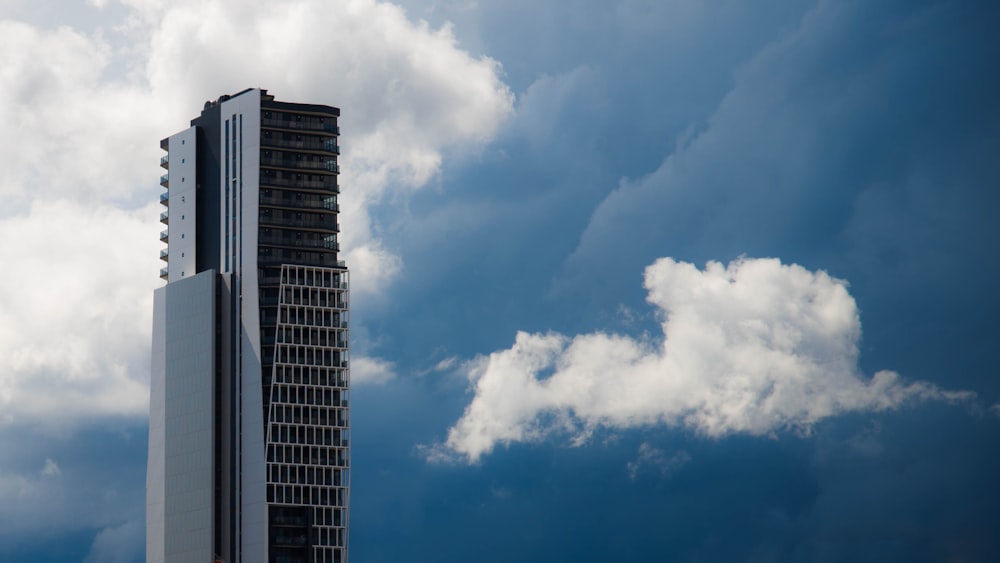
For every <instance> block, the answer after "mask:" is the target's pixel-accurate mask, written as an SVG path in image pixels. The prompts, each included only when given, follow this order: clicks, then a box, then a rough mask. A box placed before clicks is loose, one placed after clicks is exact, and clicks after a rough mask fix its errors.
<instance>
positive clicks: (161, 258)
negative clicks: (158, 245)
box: [160, 248, 168, 262]
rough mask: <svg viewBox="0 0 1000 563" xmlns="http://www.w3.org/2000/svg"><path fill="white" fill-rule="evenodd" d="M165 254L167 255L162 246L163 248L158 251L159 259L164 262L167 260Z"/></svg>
mask: <svg viewBox="0 0 1000 563" xmlns="http://www.w3.org/2000/svg"><path fill="white" fill-rule="evenodd" d="M167 255H168V253H167V249H166V248H164V249H163V250H161V251H160V260H163V261H164V262H166V261H168V260H167Z"/></svg>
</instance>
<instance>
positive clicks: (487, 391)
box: [425, 258, 973, 462]
mask: <svg viewBox="0 0 1000 563" xmlns="http://www.w3.org/2000/svg"><path fill="white" fill-rule="evenodd" d="M645 287H646V289H647V290H648V291H649V296H648V298H647V300H648V301H649V302H650V303H651V304H652V305H654V306H655V307H656V308H657V309H658V310H659V311H660V313H661V314H662V315H663V321H662V328H663V340H662V342H660V343H653V342H647V341H641V340H636V339H633V338H630V337H627V336H620V335H613V334H605V333H592V334H583V335H578V336H575V337H572V338H570V337H567V336H563V335H560V334H554V333H549V334H528V333H524V332H520V333H518V334H517V337H516V340H515V343H514V345H513V346H512V347H511V348H510V349H507V350H501V351H498V352H494V353H492V354H490V355H489V356H488V358H484V359H482V360H481V361H480V362H479V363H478V364H473V365H478V366H479V367H478V368H477V369H470V378H471V379H472V382H473V385H474V388H475V396H474V397H473V399H472V401H471V403H470V404H469V405H468V407H467V408H466V410H465V413H464V414H463V415H462V417H461V419H460V420H459V421H458V422H457V423H456V424H455V425H454V426H453V427H452V428H451V429H450V431H449V433H448V438H447V441H446V443H445V444H444V449H447V450H450V452H451V453H452V454H454V455H457V456H459V457H462V458H465V459H466V460H468V461H470V462H476V461H478V460H479V459H480V458H481V457H482V456H483V455H484V454H487V453H489V452H490V451H492V449H493V448H494V447H495V446H496V445H497V444H510V443H514V442H527V441H537V440H540V439H542V438H543V437H546V436H548V435H550V434H552V433H554V432H568V433H570V434H571V435H573V436H574V437H575V441H577V442H580V441H583V440H586V438H587V437H588V436H589V434H590V432H592V431H593V429H595V428H597V427H605V428H613V429H624V428H634V427H641V426H648V425H656V424H663V425H667V426H679V427H685V428H689V429H691V430H693V431H695V432H697V433H699V434H702V435H704V436H708V437H721V436H725V435H728V434H733V433H746V434H752V435H768V434H772V433H775V432H778V431H782V430H788V429H791V430H798V431H802V432H808V431H809V430H810V428H811V427H812V425H813V424H815V423H816V422H817V421H819V420H822V419H824V418H827V417H830V416H835V415H837V414H840V413H845V412H851V411H881V410H887V409H895V408H898V407H900V406H901V405H903V404H904V403H906V402H908V401H916V400H931V399H934V400H945V401H960V400H968V399H971V398H972V397H973V394H972V393H969V392H950V391H943V390H941V389H939V388H937V387H935V386H934V385H932V384H929V383H926V382H919V381H918V382H913V383H906V382H904V381H902V380H901V379H900V377H899V376H898V375H897V374H896V373H894V372H891V371H880V372H878V373H876V374H875V375H874V377H872V378H871V379H869V378H867V377H865V376H864V375H863V374H861V373H860V371H859V370H858V365H857V363H858V348H857V344H858V340H859V339H860V336H861V322H860V319H859V316H858V311H857V306H856V304H855V302H854V299H853V298H852V297H851V295H850V294H849V293H848V291H847V286H846V283H845V282H843V281H841V280H837V279H835V278H832V277H830V276H829V275H827V274H826V273H825V272H822V271H819V272H811V271H809V270H806V269H805V268H802V267H801V266H798V265H794V264H793V265H784V264H781V263H780V262H779V261H778V260H776V259H740V260H736V261H734V262H732V263H730V264H729V265H728V266H723V265H722V264H720V263H718V262H709V263H708V264H707V265H706V267H705V269H704V270H699V269H698V268H697V267H695V266H694V265H692V264H688V263H684V262H677V261H674V260H672V259H670V258H662V259H660V260H657V261H656V262H655V263H654V264H652V265H651V266H649V267H648V268H647V269H646V273H645ZM425 451H427V452H429V454H433V455H434V457H435V459H439V458H440V459H445V458H447V457H448V456H447V455H446V454H447V453H448V452H446V451H442V448H440V447H436V448H429V449H427V450H425Z"/></svg>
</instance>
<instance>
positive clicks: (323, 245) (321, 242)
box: [257, 233, 340, 250]
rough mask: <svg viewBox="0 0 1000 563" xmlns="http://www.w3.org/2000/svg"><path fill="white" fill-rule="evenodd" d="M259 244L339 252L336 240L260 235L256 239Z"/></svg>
mask: <svg viewBox="0 0 1000 563" xmlns="http://www.w3.org/2000/svg"><path fill="white" fill-rule="evenodd" d="M257 242H258V243H259V244H266V245H275V246H286V247H291V248H309V249H317V250H322V249H326V250H339V249H340V246H339V245H338V244H337V242H336V240H333V241H328V240H325V239H316V238H297V237H289V236H282V235H276V234H266V233H261V234H260V235H259V237H258V241H257Z"/></svg>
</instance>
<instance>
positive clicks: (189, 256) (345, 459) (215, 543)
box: [146, 89, 350, 563]
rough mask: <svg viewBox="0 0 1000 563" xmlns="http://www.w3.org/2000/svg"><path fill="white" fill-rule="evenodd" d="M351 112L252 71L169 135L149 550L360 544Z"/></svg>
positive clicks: (291, 557)
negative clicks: (238, 87) (305, 97)
mask: <svg viewBox="0 0 1000 563" xmlns="http://www.w3.org/2000/svg"><path fill="white" fill-rule="evenodd" d="M339 115H340V110H339V109H337V108H333V107H330V106H324V105H314V104H299V103H287V102H279V101H276V100H275V99H274V97H273V96H271V95H269V94H268V93H267V91H266V90H259V89H248V90H244V91H242V92H239V93H238V94H234V95H232V96H222V97H221V98H219V99H218V100H217V101H214V102H206V103H205V107H204V110H203V111H202V112H201V115H200V116H199V117H197V118H195V119H193V120H192V121H191V126H190V127H189V128H187V129H185V130H183V131H181V132H179V133H177V134H175V135H172V136H170V137H168V138H166V139H164V140H162V141H161V142H160V146H161V148H163V149H164V150H165V151H166V152H167V154H166V155H165V156H164V157H163V158H162V159H161V161H160V164H161V166H162V167H163V168H165V169H166V174H164V175H163V176H162V177H161V179H160V183H161V185H163V186H164V187H165V188H166V191H165V192H163V193H162V194H161V196H160V201H161V203H162V204H163V205H164V206H165V207H166V210H165V211H164V212H163V213H162V214H161V216H160V220H161V222H162V223H164V224H165V225H166V229H165V230H164V231H163V232H161V233H160V239H161V240H162V241H163V242H164V243H166V244H167V247H166V248H165V249H163V250H162V251H161V252H160V257H161V258H162V259H163V260H164V261H165V262H166V266H165V267H164V268H163V269H162V270H161V271H160V277H161V278H163V279H164V280H166V282H167V283H166V285H164V286H163V287H161V288H159V289H157V290H156V291H155V293H154V311H153V353H152V370H151V381H150V423H149V461H148V470H147V483H146V489H147V490H146V497H147V498H146V555H147V556H146V560H147V562H150V563H153V562H156V563H159V562H164V563H173V562H181V561H183V562H185V563H187V562H197V561H205V562H211V561H224V562H226V563H258V562H261V563H262V562H268V563H279V562H280V563H307V562H308V563H334V562H336V563H346V561H347V540H348V533H347V532H348V520H349V518H348V514H349V504H350V486H349V485H350V450H349V440H348V438H349V430H350V415H349V412H350V411H349V407H348V398H349V390H350V375H349V364H348V360H349V358H348V347H347V344H348V270H347V268H346V266H345V264H344V263H343V262H341V261H339V260H338V257H337V252H338V250H339V246H338V242H337V235H338V232H339V227H338V222H337V216H338V211H339V207H338V202H337V196H338V194H339V187H338V183H337V178H338V173H339V168H338V163H337V156H338V154H339V148H338V137H339V133H340V131H339V128H338V123H337V121H338V117H339Z"/></svg>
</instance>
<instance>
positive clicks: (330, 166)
mask: <svg viewBox="0 0 1000 563" xmlns="http://www.w3.org/2000/svg"><path fill="white" fill-rule="evenodd" d="M300 156H302V155H300ZM260 165H261V166H274V167H277V168H290V169H293V170H326V171H327V172H337V173H339V172H340V167H339V166H338V165H337V161H336V160H334V159H332V158H315V159H313V158H288V157H284V156H280V157H279V156H276V155H271V156H265V155H261V156H260Z"/></svg>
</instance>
